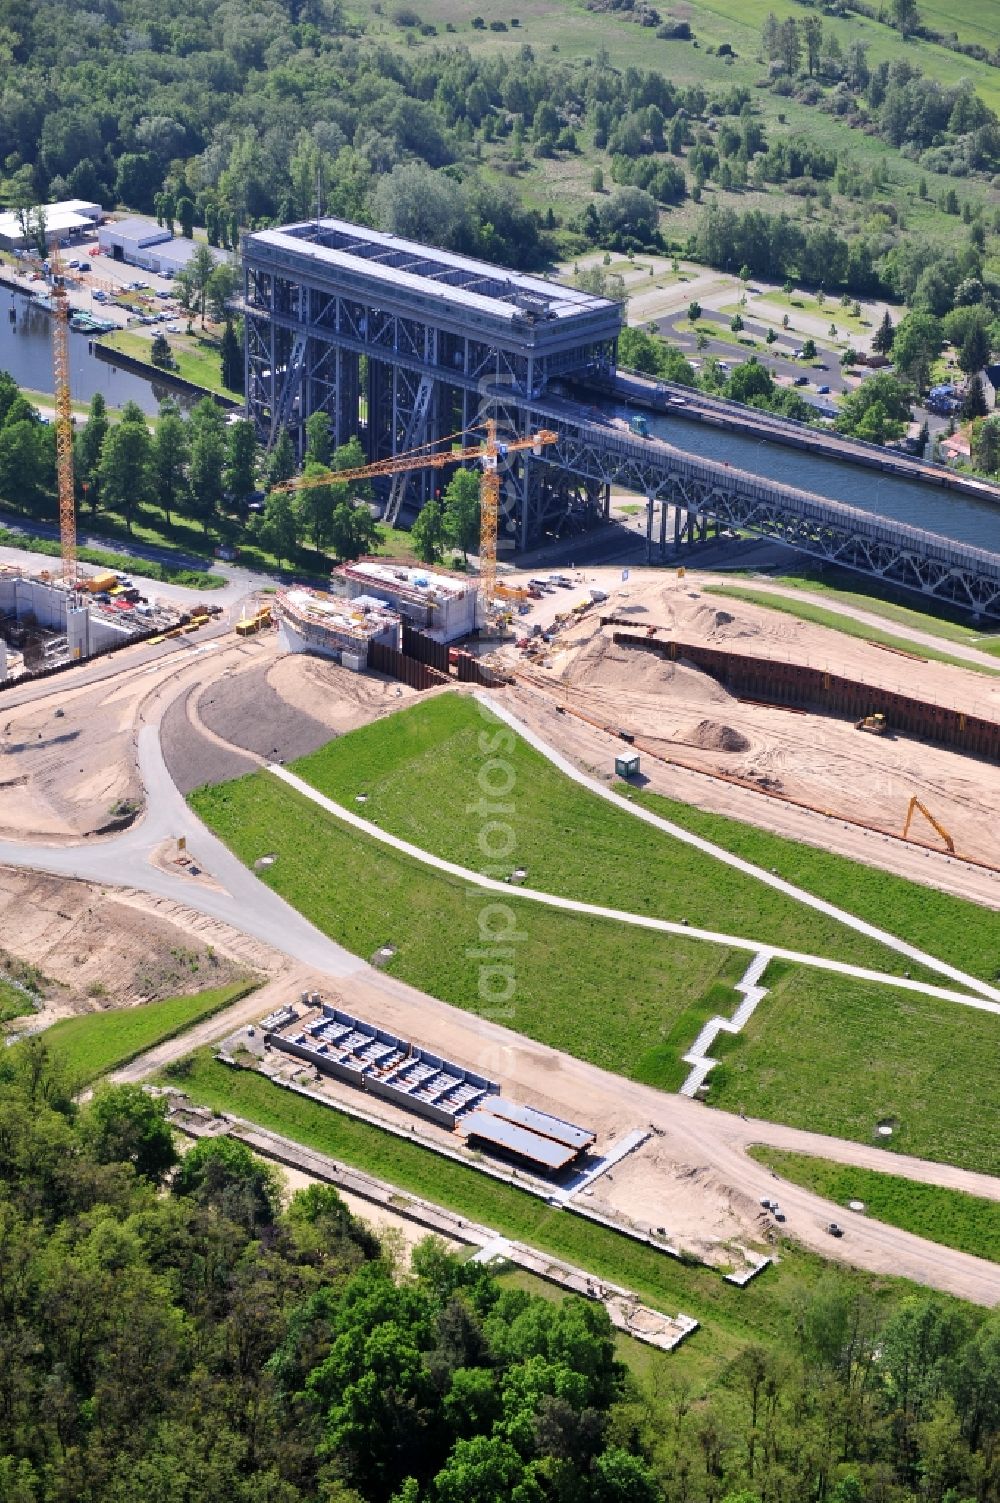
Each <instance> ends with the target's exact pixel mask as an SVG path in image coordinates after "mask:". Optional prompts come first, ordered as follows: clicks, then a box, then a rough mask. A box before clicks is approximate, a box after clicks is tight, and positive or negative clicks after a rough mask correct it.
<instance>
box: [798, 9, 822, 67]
mask: <svg viewBox="0 0 1000 1503" xmlns="http://www.w3.org/2000/svg"><path fill="white" fill-rule="evenodd" d="M802 35H803V36H804V37H805V43H806V67H807V68H808V70H809V77H810V78H812V77H813V75H814V74H816V73H818V72H819V59H820V53H821V52H822V51H823V22H822V21H821V20H820V19H819V17H818V16H806V17H805V18H804V20H803V22H802Z"/></svg>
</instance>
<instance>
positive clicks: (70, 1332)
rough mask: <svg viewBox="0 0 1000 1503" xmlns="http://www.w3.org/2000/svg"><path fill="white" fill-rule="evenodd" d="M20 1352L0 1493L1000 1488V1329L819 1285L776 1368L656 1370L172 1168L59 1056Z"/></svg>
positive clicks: (572, 1495)
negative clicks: (77, 1100) (81, 1094)
mask: <svg viewBox="0 0 1000 1503" xmlns="http://www.w3.org/2000/svg"><path fill="white" fill-rule="evenodd" d="M696 1340H697V1338H696ZM0 1342H2V1347H3V1351H2V1360H0V1500H3V1503H218V1500H219V1499H220V1498H225V1499H228V1500H231V1503H300V1500H302V1503H306V1500H309V1503H390V1500H392V1503H511V1500H515V1503H546V1500H554V1503H654V1500H663V1503H722V1500H726V1499H729V1498H737V1497H738V1498H739V1499H740V1503H778V1500H790V1503H792V1500H794V1503H798V1500H802V1503H806V1500H816V1503H821V1500H826V1499H829V1500H831V1503H862V1500H866V1499H871V1500H873V1503H906V1500H909V1499H911V1498H917V1497H919V1498H920V1499H926V1500H928V1503H960V1500H965V1499H968V1500H970V1503H971V1500H976V1503H993V1500H995V1499H997V1498H998V1497H1000V1317H998V1316H997V1315H995V1314H994V1315H987V1314H986V1313H985V1312H981V1311H976V1310H974V1309H972V1308H971V1307H965V1306H961V1305H959V1304H958V1303H956V1302H954V1301H944V1300H939V1299H936V1298H934V1297H931V1296H924V1295H918V1294H914V1295H912V1296H910V1297H907V1298H904V1299H903V1300H902V1301H898V1300H897V1301H896V1303H895V1304H894V1305H890V1306H889V1307H886V1306H885V1304H884V1303H882V1302H877V1301H875V1300H873V1299H872V1298H870V1297H867V1296H865V1295H863V1294H850V1293H845V1292H844V1286H843V1285H832V1284H831V1285H830V1286H829V1287H826V1286H825V1285H824V1284H823V1283H822V1282H820V1284H819V1285H815V1286H812V1287H811V1288H808V1289H807V1288H805V1287H804V1288H803V1292H802V1299H801V1306H800V1310H799V1315H798V1319H797V1322H796V1330H795V1332H794V1336H793V1338H792V1339H791V1340H789V1341H788V1342H787V1343H785V1346H784V1347H783V1348H779V1347H778V1346H774V1347H771V1346H767V1347H764V1346H756V1345H750V1346H744V1347H743V1349H742V1350H740V1349H739V1348H734V1349H733V1352H732V1355H731V1357H730V1358H729V1359H727V1360H726V1361H725V1362H724V1364H723V1366H722V1367H721V1369H720V1368H718V1366H716V1369H715V1370H714V1375H712V1369H704V1370H702V1371H703V1376H702V1378H701V1379H700V1380H695V1379H694V1378H693V1376H692V1372H693V1371H697V1369H694V1370H692V1369H691V1368H690V1367H689V1366H688V1365H687V1363H686V1362H685V1361H684V1359H683V1357H679V1358H678V1357H675V1358H672V1359H669V1361H670V1362H671V1363H675V1362H676V1363H679V1364H680V1366H679V1367H678V1368H677V1375H676V1377H674V1378H669V1377H664V1374H666V1373H669V1372H671V1371H672V1370H673V1369H672V1368H671V1367H667V1366H663V1367H662V1368H661V1369H660V1370H659V1373H658V1376H657V1377H656V1378H655V1379H654V1380H652V1381H651V1380H649V1379H640V1378H637V1377H636V1376H635V1375H634V1374H633V1373H632V1372H630V1371H629V1369H628V1368H627V1367H625V1366H623V1365H622V1363H621V1362H620V1361H619V1360H618V1358H617V1356H616V1352H615V1346H614V1342H613V1340H612V1332H611V1327H610V1325H609V1322H608V1319H607V1317H606V1315H605V1313H604V1311H603V1309H602V1307H601V1306H600V1305H597V1304H593V1303H590V1302H588V1301H583V1300H579V1299H563V1300H561V1301H558V1302H556V1301H554V1300H549V1299H546V1298H543V1297H540V1296H539V1295H537V1294H534V1293H531V1292H528V1291H527V1290H525V1289H523V1288H519V1287H512V1286H509V1285H504V1284H503V1283H500V1282H498V1281H497V1279H496V1278H495V1277H494V1276H493V1275H491V1274H490V1273H489V1272H488V1271H486V1270H485V1269H484V1268H483V1267H482V1266H481V1265H476V1264H468V1263H466V1264H463V1263H461V1262H460V1261H458V1260H457V1259H455V1258H453V1257H451V1256H449V1255H447V1254H446V1253H445V1252H444V1251H443V1250H442V1248H441V1247H440V1246H439V1245H438V1244H436V1243H434V1242H433V1241H429V1242H426V1243H424V1244H422V1246H421V1247H420V1248H419V1249H418V1250H417V1251H416V1252H415V1254H414V1256H413V1263H412V1268H411V1270H410V1271H409V1272H406V1273H404V1272H403V1271H402V1270H401V1268H400V1266H399V1265H398V1263H397V1262H396V1261H395V1260H394V1258H393V1256H392V1252H391V1249H390V1250H389V1251H386V1250H385V1249H384V1248H382V1247H381V1246H380V1244H379V1242H378V1241H377V1240H376V1238H375V1237H374V1236H373V1235H372V1233H371V1232H370V1231H369V1230H368V1229H367V1228H366V1227H365V1226H364V1224H363V1223H361V1222H359V1221H357V1220H355V1219H354V1218H353V1217H352V1216H351V1215H350V1214H349V1213H348V1212H347V1210H346V1209H345V1207H344V1205H343V1203H342V1202H341V1201H340V1199H339V1198H338V1196H337V1194H336V1193H335V1192H334V1191H333V1190H332V1189H329V1188H327V1187H322V1186H317V1185H314V1186H312V1187H310V1188H309V1189H306V1190H304V1191H300V1192H299V1193H297V1194H296V1195H295V1196H294V1197H293V1198H292V1199H291V1201H290V1203H289V1204H288V1205H287V1207H286V1208H284V1209H283V1208H282V1206H281V1198H280V1196H279V1193H278V1186H277V1181H276V1179H275V1176H274V1173H273V1171H272V1170H271V1169H270V1168H268V1167H267V1166H266V1165H265V1164H263V1163H262V1162H261V1161H260V1160H257V1159H255V1158H254V1157H253V1155H252V1154H251V1153H250V1152H249V1150H248V1149H247V1148H246V1147H245V1146H244V1145H243V1144H241V1143H240V1142H238V1141H236V1140H233V1139H230V1138H226V1137H223V1138H210V1139H204V1140H202V1141H200V1142H199V1143H198V1144H196V1145H195V1146H194V1147H193V1148H191V1149H190V1150H189V1151H188V1152H187V1153H186V1154H184V1155H183V1156H182V1157H181V1158H180V1160H178V1156H177V1153H176V1149H175V1145H174V1142H173V1140H172V1137H171V1133H170V1130H169V1128H168V1126H167V1124H166V1122H165V1119H164V1107H163V1103H162V1101H161V1100H157V1099H154V1098H152V1097H150V1096H148V1095H147V1094H145V1093H144V1092H143V1091H142V1090H141V1089H139V1088H138V1087H132V1086H104V1087H100V1088H98V1090H97V1091H96V1093H95V1094H94V1096H93V1098H92V1099H91V1100H90V1102H89V1103H88V1104H87V1105H85V1106H83V1107H78V1106H76V1105H75V1104H74V1102H73V1100H72V1095H71V1089H70V1086H69V1084H68V1082H67V1081H66V1079H65V1078H64V1076H63V1073H62V1071H61V1069H60V1067H59V1064H58V1062H57V1061H55V1060H53V1059H52V1058H51V1057H50V1055H49V1053H48V1051H47V1049H46V1046H45V1044H44V1042H43V1041H41V1040H40V1039H39V1040H31V1041H29V1042H28V1043H27V1044H26V1045H23V1046H21V1047H19V1048H18V1049H17V1050H10V1051H7V1053H6V1055H5V1057H4V1059H3V1060H2V1061H0ZM693 1350H694V1348H692V1351H693ZM665 1360H666V1359H665Z"/></svg>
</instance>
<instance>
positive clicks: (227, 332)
mask: <svg viewBox="0 0 1000 1503" xmlns="http://www.w3.org/2000/svg"><path fill="white" fill-rule="evenodd" d="M219 360H220V364H221V367H222V384H223V386H225V387H226V388H227V389H228V390H229V391H239V392H241V391H242V390H243V383H244V369H243V350H242V349H241V347H240V341H239V340H238V339H237V338H236V330H235V329H234V328H233V321H232V319H231V318H227V319H226V327H225V328H224V329H223V331H222V340H221V343H220V346H219Z"/></svg>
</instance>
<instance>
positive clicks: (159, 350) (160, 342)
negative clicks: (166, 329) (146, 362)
mask: <svg viewBox="0 0 1000 1503" xmlns="http://www.w3.org/2000/svg"><path fill="white" fill-rule="evenodd" d="M150 358H151V359H152V362H153V364H154V365H158V366H160V367H161V368H162V369H164V370H166V369H169V368H170V366H172V365H173V363H174V357H173V355H172V354H171V353H170V344H169V342H168V340H167V336H166V335H165V334H164V333H162V331H161V332H158V333H157V334H156V335H155V336H154V338H153V349H152V353H151V356H150Z"/></svg>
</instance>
